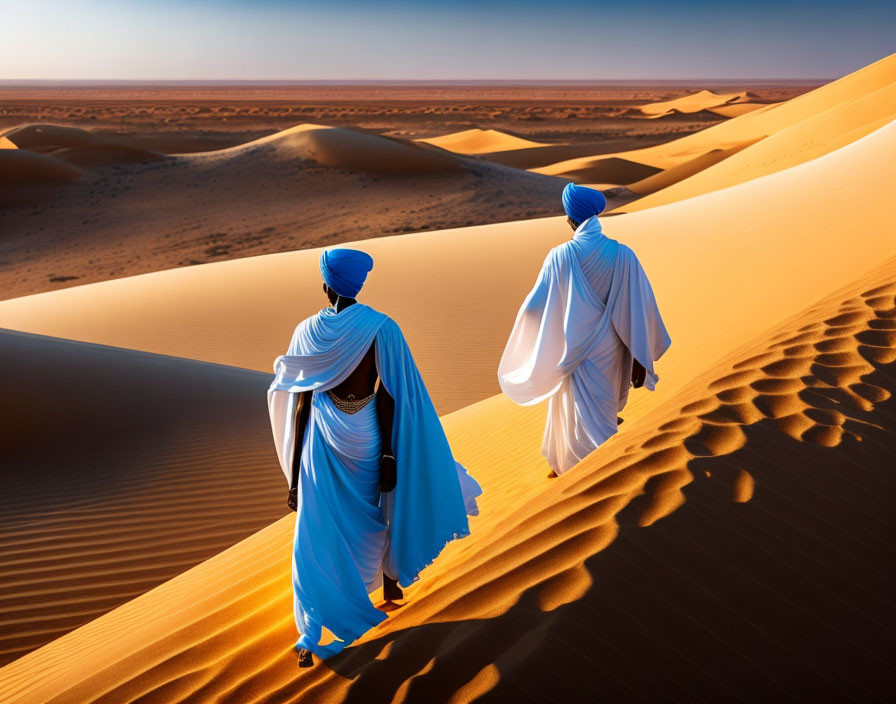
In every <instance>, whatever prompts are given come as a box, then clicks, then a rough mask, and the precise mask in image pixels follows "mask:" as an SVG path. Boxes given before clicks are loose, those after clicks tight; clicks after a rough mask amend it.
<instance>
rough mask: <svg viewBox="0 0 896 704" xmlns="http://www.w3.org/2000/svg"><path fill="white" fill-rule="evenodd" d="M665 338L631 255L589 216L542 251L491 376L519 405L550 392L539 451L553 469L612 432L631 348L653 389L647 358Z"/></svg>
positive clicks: (650, 361) (622, 402)
mask: <svg viewBox="0 0 896 704" xmlns="http://www.w3.org/2000/svg"><path fill="white" fill-rule="evenodd" d="M670 343H671V340H670V339H669V335H668V333H667V332H666V328H665V326H664V325H663V319H662V317H661V316H660V312H659V309H658V307H657V304H656V299H655V298H654V295H653V290H652V289H651V287H650V282H649V281H648V280H647V275H646V274H645V273H644V270H643V269H642V268H641V264H640V263H639V262H638V258H637V257H636V256H635V254H634V252H632V250H631V249H629V248H628V247H626V246H625V245H623V244H620V243H619V242H616V241H615V240H612V239H610V238H608V237H606V236H605V235H604V234H603V233H602V231H601V226H600V222H599V221H598V219H597V217H592V218H589V219H588V220H586V221H585V222H584V223H582V224H581V225H580V226H579V228H578V229H577V230H576V232H575V235H574V236H573V239H572V240H570V241H569V242H565V243H563V244H562V245H560V246H558V247H555V248H554V249H552V250H551V252H550V253H549V254H548V256H547V257H546V258H545V261H544V265H543V266H542V269H541V273H540V274H539V276H538V279H537V281H536V282H535V286H534V288H533V289H532V290H531V291H530V292H529V295H528V296H527V297H526V300H525V301H524V302H523V305H522V307H521V308H520V311H519V313H518V314H517V317H516V322H515V323H514V326H513V331H512V332H511V333H510V338H509V340H508V341H507V346H506V348H505V349H504V355H503V356H502V358H501V363H500V365H499V367H498V381H499V383H500V384H501V388H502V390H503V391H504V393H505V394H507V396H509V397H510V398H511V399H513V400H514V401H516V402H517V403H519V404H521V405H524V406H528V405H532V404H535V403H538V402H540V401H543V400H544V399H546V398H550V402H549V404H548V418H547V424H546V426H545V434H544V442H543V444H542V454H543V455H544V456H545V457H546V458H547V460H548V463H549V464H550V465H551V467H552V468H553V469H554V471H555V472H557V473H558V474H560V473H562V472H565V471H566V470H568V469H569V468H570V467H572V466H573V465H575V464H576V463H578V462H579V461H581V460H582V459H584V458H585V457H586V456H587V455H588V454H589V453H591V452H592V451H593V450H594V449H595V448H597V447H598V446H599V445H600V444H601V443H603V442H604V441H605V440H606V439H607V438H609V437H610V436H611V435H613V434H614V433H616V430H617V422H616V418H617V414H618V412H619V411H621V410H622V408H623V407H624V406H625V403H626V401H627V399H628V390H629V386H630V385H631V373H632V357H634V358H635V359H637V360H638V362H640V363H641V364H642V365H643V366H644V368H645V369H646V370H647V378H646V380H645V383H644V385H645V386H646V387H647V388H648V389H650V390H653V389H655V388H656V383H657V380H658V377H657V375H656V372H655V371H654V367H653V363H654V361H656V360H657V359H659V358H660V356H662V354H663V353H664V352H665V351H666V349H668V347H669V345H670Z"/></svg>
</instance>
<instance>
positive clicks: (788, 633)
mask: <svg viewBox="0 0 896 704" xmlns="http://www.w3.org/2000/svg"><path fill="white" fill-rule="evenodd" d="M569 181H575V182H577V183H583V184H588V185H591V186H593V187H596V188H599V189H601V190H602V191H604V193H605V194H606V195H607V197H608V202H609V206H608V209H607V212H606V213H605V215H603V216H602V222H603V225H604V231H605V232H606V233H607V234H608V236H610V237H613V238H615V239H618V240H619V241H621V242H623V243H625V244H627V245H629V246H631V247H632V248H633V249H634V250H635V252H636V253H637V254H638V256H639V258H640V260H641V262H642V264H643V266H644V268H645V270H646V271H647V273H648V275H649V277H650V280H651V282H652V285H653V288H654V291H655V293H656V296H657V299H658V302H659V305H660V310H661V312H662V314H663V317H664V319H665V321H666V324H667V327H668V329H669V331H670V334H671V336H672V340H673V345H672V347H671V348H670V350H669V352H668V353H667V354H666V355H664V356H663V358H662V359H661V360H660V362H659V363H658V367H657V369H658V373H659V376H660V379H661V381H660V383H659V385H658V387H657V390H656V392H654V393H649V392H646V391H643V390H642V391H636V392H633V393H632V397H631V401H630V403H629V405H628V406H627V407H626V409H625V411H624V412H623V417H624V419H625V422H624V424H623V425H622V426H621V430H620V432H619V434H617V435H616V436H614V437H613V438H611V439H610V440H609V441H607V442H606V443H605V444H604V445H603V446H601V447H600V448H599V449H598V450H597V451H595V452H594V453H593V454H592V455H590V456H589V457H588V458H586V459H585V460H584V461H583V462H581V463H580V464H579V465H578V466H577V467H575V468H573V469H572V470H570V471H569V472H568V473H566V474H564V475H563V476H562V477H560V478H559V479H556V480H553V481H549V480H547V479H546V478H545V474H546V469H547V466H546V463H545V461H544V459H543V458H542V456H541V454H540V447H541V439H542V432H543V426H544V418H545V405H544V404H539V405H536V406H533V407H525V408H523V407H519V406H516V405H514V404H513V403H512V402H510V401H509V400H508V399H506V398H505V397H503V396H501V395H500V394H499V388H498V385H497V379H496V374H495V372H496V368H497V363H498V360H499V358H500V355H501V351H502V349H503V346H504V343H505V341H506V339H507V335H508V333H509V331H510V329H511V327H512V325H513V321H514V317H515V315H516V311H517V309H518V306H519V304H520V302H521V301H522V299H523V298H524V296H525V295H526V293H527V291H528V290H529V288H530V287H531V285H532V283H533V282H534V279H535V276H536V274H537V272H538V268H539V266H540V265H541V262H542V261H543V260H544V257H545V255H546V254H547V252H548V251H549V250H550V248H551V247H553V246H555V245H557V244H559V243H561V242H563V241H564V240H566V239H568V238H569V237H570V234H571V232H570V230H569V227H568V225H567V223H566V219H565V217H564V216H563V215H562V209H561V206H560V200H559V194H560V191H561V190H562V188H563V186H564V184H566V183H567V182H569ZM894 182H896V55H894V56H890V57H887V58H884V59H882V60H880V61H878V62H876V63H874V64H871V65H869V66H867V67H865V68H863V69H862V70H860V71H857V72H855V73H853V74H850V75H848V76H845V77H842V78H839V79H836V80H832V81H830V82H826V83H814V84H808V83H799V82H786V81H785V82H768V81H765V82H763V81H754V82H734V81H728V82H721V81H720V82H702V83H697V82H695V83H675V84H671V83H659V82H656V83H646V82H645V83H643V84H635V85H632V84H629V85H624V84H602V85H597V84H595V85H579V84H565V83H552V84H543V85H534V84H529V85H527V84H502V85H497V84H495V85H492V84H484V85H475V84H469V85H462V84H437V85H423V84H419V85H418V84H386V85H329V86H328V85H323V84H304V85H298V84H296V85H268V84H252V85H235V84H214V85H199V84H196V85H193V84H180V85H174V84H171V85H149V84H127V85H112V84H105V83H102V84H80V85H76V84H53V83H45V84H29V85H25V84H15V83H10V82H7V83H3V84H0V294H2V295H0V328H2V329H0V363H2V369H3V372H2V377H0V378H2V392H0V393H2V400H3V403H2V406H0V447H2V453H3V467H2V472H3V475H2V477H3V483H4V491H3V492H2V493H0V515H2V519H0V566H2V570H0V663H2V664H3V666H2V667H0V701H2V702H17V703H18V702H21V703H26V702H27V703H28V704H38V703H42V702H56V703H71V704H84V703H86V702H110V703H111V702H115V703H116V704H118V703H123V702H159V703H170V702H208V701H216V702H233V703H238V704H248V703H262V702H264V703H273V702H299V701H301V702H333V701H349V702H371V701H377V702H379V701H382V702H390V701H395V702H427V703H431V702H443V701H445V702H448V701H450V702H471V701H477V702H505V701H514V702H529V701H532V702H535V701H539V702H544V701H556V700H562V701H603V700H608V701H629V700H631V701H717V700H727V701H760V700H765V701H778V700H798V701H808V700H815V701H830V700H832V699H833V700H837V701H883V700H885V699H886V698H887V696H888V695H889V693H890V691H891V687H892V682H893V678H894V677H896V666H894V664H893V661H892V658H891V657H890V656H887V654H886V653H888V652H893V651H894V650H896V629H894V624H896V603H894V598H893V594H894V593H896V579H894V571H893V570H892V563H893V557H894V554H893V547H892V545H893V541H894V538H896V530H894V529H896V518H894V516H896V512H894V504H896V496H894V492H893V483H894V482H893V475H892V472H893V467H894V466H896V399H894V393H896V204H894V199H893V183H894ZM340 243H353V245H352V246H357V247H359V248H361V249H364V250H365V251H367V252H369V253H370V254H371V255H372V256H373V257H374V260H375V265H374V269H373V270H372V272H371V274H370V276H369V279H368V283H367V285H366V286H365V288H364V290H363V292H362V295H361V298H360V300H362V301H363V302H365V303H367V304H369V305H372V306H374V307H376V308H378V309H381V310H383V311H385V312H387V313H388V314H389V315H391V316H392V317H393V318H395V320H396V321H397V322H398V323H399V324H400V325H401V326H402V329H403V330H404V331H405V334H406V336H407V339H408V341H409V344H410V346H411V349H412V351H413V353H414V355H415V357H416V359H417V361H418V364H419V366H420V369H421V372H422V374H423V377H424V380H425V381H426V383H427V386H428V388H429V390H430V392H431V394H432V396H433V400H434V402H435V404H436V408H437V410H438V411H439V413H440V415H441V416H442V420H443V423H444V426H445V429H446V432H447V434H448V438H449V441H450V442H451V445H452V449H453V450H454V453H455V455H456V457H457V459H458V461H460V462H462V463H463V464H464V465H465V466H466V467H467V468H468V469H469V471H470V473H471V474H472V475H473V476H475V477H476V478H477V480H478V481H479V482H480V483H481V485H482V487H483V490H484V493H483V495H482V497H481V500H480V515H479V516H477V517H475V518H472V519H471V528H472V535H471V536H469V537H468V538H465V539H463V540H460V541H455V542H453V543H451V544H449V545H448V546H447V548H446V549H445V550H444V552H443V553H442V555H441V556H440V557H439V558H438V559H437V560H436V562H435V563H434V564H433V565H431V566H430V567H428V568H427V569H426V570H425V571H424V572H423V573H422V577H421V579H420V580H419V581H418V582H416V583H415V584H413V585H411V586H410V587H409V588H408V589H407V591H406V595H407V597H408V599H407V603H406V605H404V606H403V607H402V608H401V609H399V610H398V611H395V612H393V613H392V614H390V616H389V618H388V619H387V620H386V621H385V622H383V624H381V625H380V626H378V627H377V628H375V629H373V630H372V631H370V632H369V633H368V634H366V635H365V636H364V637H363V638H362V639H361V640H360V641H359V642H357V643H356V644H355V645H353V646H352V647H350V648H348V649H346V650H345V651H344V652H343V653H341V654H340V655H338V656H336V657H334V658H331V659H330V660H328V661H327V662H326V663H319V664H317V665H316V666H315V667H314V668H312V669H310V670H300V669H298V666H297V662H296V652H295V650H294V647H293V645H294V643H295V638H296V634H295V626H294V624H293V617H292V585H291V580H290V550H291V539H292V530H293V522H294V514H293V513H291V512H289V510H288V509H287V508H286V505H285V498H286V485H285V482H284V481H283V475H282V472H281V471H280V469H279V467H278V464H277V460H276V456H275V453H274V448H273V443H272V440H271V433H270V427H269V424H268V420H267V409H266V406H265V393H264V392H265V390H266V388H267V385H268V384H269V382H270V379H271V363H272V361H273V359H274V358H275V357H276V356H277V355H279V354H281V353H282V352H283V351H284V349H285V347H286V344H287V343H288V340H289V337H290V335H291V333H292V330H293V328H294V326H295V324H296V323H297V322H298V321H300V320H301V319H303V318H305V317H307V316H308V315H311V314H313V313H314V312H315V311H317V310H319V309H321V308H322V307H323V306H324V305H325V304H326V301H325V299H324V298H323V295H322V293H321V290H320V275H319V271H318V269H317V266H318V264H317V260H318V258H319V256H320V252H321V248H323V247H328V246H331V245H335V244H340ZM372 596H373V598H374V600H377V599H379V598H380V595H378V594H374V595H372Z"/></svg>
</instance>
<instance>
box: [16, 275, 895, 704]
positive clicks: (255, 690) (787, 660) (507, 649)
mask: <svg viewBox="0 0 896 704" xmlns="http://www.w3.org/2000/svg"><path fill="white" fill-rule="evenodd" d="M894 264H896V261H893V260H891V261H888V262H887V265H886V266H885V267H883V268H882V269H877V270H875V271H874V272H872V273H871V274H870V275H865V276H862V277H861V278H860V279H859V281H858V282H856V283H854V284H852V285H850V286H848V287H847V288H845V289H841V290H840V291H838V292H836V293H835V295H833V296H829V297H827V298H825V299H824V300H822V301H821V302H819V303H817V304H816V305H815V306H813V307H812V308H811V309H809V310H807V311H804V312H802V313H800V314H798V315H797V316H795V317H792V318H790V319H789V320H787V321H785V322H784V323H782V324H779V325H778V326H776V327H775V328H774V329H773V330H771V331H769V332H767V333H766V334H764V335H763V336H762V337H761V338H760V339H759V340H757V341H755V342H753V343H749V344H746V345H743V346H741V347H739V348H738V349H737V350H735V351H734V352H733V353H731V354H729V355H728V356H727V357H726V358H725V359H723V360H721V361H720V362H718V363H717V364H716V365H714V366H711V367H710V368H709V370H708V371H705V370H704V372H703V373H702V374H701V375H700V376H699V377H698V378H697V379H696V380H695V381H693V382H692V383H691V384H689V385H688V386H687V388H686V389H685V391H684V393H681V394H680V395H679V396H678V398H676V399H673V400H672V401H671V402H670V403H667V404H666V405H664V406H663V407H661V408H659V409H655V410H653V411H652V412H649V413H646V414H640V415H635V416H633V417H629V419H628V422H627V426H628V427H627V429H626V432H625V434H622V435H618V436H616V437H615V438H613V439H612V440H610V441H609V442H608V443H607V445H606V446H605V448H603V449H602V451H600V452H598V453H595V454H594V455H592V456H591V457H590V458H588V460H586V461H585V462H584V463H582V464H581V465H580V466H579V467H577V468H576V469H575V470H574V471H573V472H570V474H568V475H565V476H564V477H563V478H561V479H560V480H558V481H557V482H554V483H550V484H546V483H545V482H544V480H541V482H540V483H539V482H537V481H535V480H533V476H537V475H538V474H539V472H538V469H537V466H538V464H539V459H538V458H537V437H538V434H537V433H536V432H533V431H534V430H535V429H536V428H535V427H534V426H536V425H537V424H538V421H539V420H540V416H541V414H540V413H538V410H539V409H537V408H535V409H533V408H529V409H518V408H516V407H514V406H512V405H511V404H510V403H509V402H507V401H505V400H504V399H500V398H498V399H493V400H489V401H486V402H484V403H482V404H478V405H476V406H473V407H471V408H468V409H465V410H463V411H460V412H458V413H456V414H453V415H452V416H449V417H448V418H447V419H446V427H447V429H448V432H449V436H450V438H451V440H452V444H453V446H454V447H455V448H456V451H457V453H458V457H459V459H461V461H464V462H465V463H467V464H468V466H471V467H476V466H479V467H481V472H480V476H481V481H483V483H484V485H485V489H486V493H485V494H484V496H483V509H484V510H483V511H482V516H480V517H479V518H477V519H474V520H475V525H474V533H473V536H471V537H470V538H468V539H466V540H464V541H460V542H458V543H454V544H452V545H450V546H449V547H448V548H447V549H446V551H445V553H444V554H443V556H442V557H441V558H440V560H439V562H438V563H436V565H434V566H433V567H432V568H430V569H429V570H428V571H427V573H426V574H425V576H424V579H423V580H421V582H418V583H417V584H415V585H413V586H412V587H411V588H410V590H409V594H410V596H411V600H410V602H409V604H408V605H407V606H406V607H405V608H403V609H402V610H400V611H398V612H396V613H394V614H392V615H391V617H390V618H389V620H388V621H387V622H385V623H384V624H383V625H382V626H380V627H379V628H377V629H374V630H373V631H372V632H371V633H369V634H368V635H367V636H366V637H365V638H364V639H362V641H361V642H360V643H359V644H358V645H357V646H355V647H353V648H350V649H349V650H347V651H346V652H345V653H343V654H342V655H340V656H339V657H337V658H334V659H332V660H331V661H329V663H328V667H322V666H318V667H316V668H314V669H313V670H311V671H305V672H302V671H299V670H298V669H297V668H296V663H295V654H294V651H293V650H292V643H293V641H294V637H295V636H294V633H293V626H292V623H291V617H290V603H291V602H290V598H291V597H290V586H289V560H288V558H289V544H290V540H291V522H292V521H291V517H286V518H284V519H282V520H280V521H278V522H276V523H274V524H273V525H271V526H269V527H268V528H266V529H264V530H262V531H260V532H259V533H257V534H255V535H253V536H252V537H250V538H248V539H246V540H245V541H243V542H241V543H239V544H238V545H236V546H234V547H233V548H230V549H228V550H226V551H224V552H223V553H221V554H219V555H216V556H215V557H213V558H211V559H210V560H208V561H207V562H205V563H203V564H201V565H199V566H197V567H195V568H193V569H191V570H188V571H187V572H185V573H183V574H181V575H178V576H177V577H175V578H173V579H172V580H170V581H169V582H167V583H165V584H163V585H161V586H160V587H158V588H156V589H154V590H152V591H150V592H148V593H146V594H144V595H142V596H140V597H138V598H136V599H134V600H132V601H130V602H128V603H127V604H125V605H123V606H122V607H120V608H118V609H116V610H114V611H112V612H110V613H108V614H106V615H105V616H102V617H100V618H98V619H96V620H94V621H92V622H90V623H88V624H86V625H85V626H83V627H81V628H79V629H77V630H75V631H73V632H72V633H69V634H67V635H66V636H63V637H61V638H59V639H58V640H56V641H54V642H53V643H51V644H49V645H47V646H45V647H44V648H41V649H39V650H37V651H35V652H33V653H31V654H29V655H26V656H24V657H22V658H20V659H19V660H17V661H15V662H13V663H12V664H10V665H8V666H6V667H5V668H4V669H3V670H0V682H2V684H0V695H2V696H5V697H6V698H11V699H13V700H15V699H16V698H18V699H23V698H24V699H27V701H31V702H41V701H51V700H52V701H60V702H68V701H71V702H74V701H78V702H90V701H98V700H99V699H100V697H103V700H114V701H116V702H130V701H137V700H149V701H165V700H169V701H170V700H172V699H176V700H188V699H195V700H201V699H204V700H209V699H215V700H216V701H239V702H260V701H268V702H271V701H283V702H288V701H303V702H316V701H321V702H324V701H333V700H334V699H337V698H338V699H343V700H346V701H355V700H358V701H360V700H362V699H364V698H369V697H370V693H371V692H377V693H378V696H380V697H381V698H382V699H383V700H385V701H388V700H392V699H399V700H403V701H432V700H433V697H439V698H442V699H444V698H445V695H446V694H448V693H450V694H454V695H455V697H456V698H457V700H458V701H468V700H470V699H472V698H474V697H476V696H478V695H486V699H485V700H486V701H488V700H491V699H494V700H498V701H505V700H508V699H516V700H519V699H530V698H533V697H535V698H544V697H547V696H549V695H550V696H552V697H558V696H563V697H573V698H574V697H576V696H582V695H583V694H584V693H585V690H584V689H583V687H586V688H587V691H588V693H589V696H593V694H594V692H595V691H599V692H600V693H601V694H602V695H604V696H607V697H611V698H616V697H632V696H639V697H641V698H648V699H649V698H652V697H655V696H658V694H659V693H660V692H663V693H664V696H668V695H669V694H670V693H672V694H674V695H675V696H676V697H678V698H691V699H693V698H706V697H722V696H724V697H732V696H735V695H736V696H746V695H747V694H748V695H749V696H750V697H751V698H756V697H759V698H761V697H769V696H775V695H779V694H780V693H781V691H782V688H783V687H786V688H787V689H788V691H790V688H797V689H798V690H799V691H800V692H801V693H803V694H806V695H807V696H808V695H810V694H813V695H821V694H825V695H829V694H830V693H831V692H837V693H840V694H842V695H844V696H847V695H849V696H852V695H854V694H856V693H857V692H859V693H862V695H863V696H868V697H872V698H873V697H878V696H882V694H883V692H885V691H887V688H888V686H889V684H888V683H889V682H890V681H891V678H892V676H893V674H894V671H893V665H892V663H890V662H889V661H887V660H886V659H885V655H884V653H886V652H888V651H889V650H890V649H891V648H892V646H893V645H894V642H893V634H892V633H891V632H890V631H889V629H887V628H886V625H885V624H886V623H887V622H888V621H889V619H891V618H892V616H893V605H892V601H891V600H890V599H889V598H888V597H889V594H890V593H891V591H892V588H893V586H894V585H893V579H892V576H891V575H889V573H888V572H887V571H881V570H880V569H879V567H878V565H879V561H880V560H882V559H884V557H883V556H884V555H886V553H887V550H888V548H887V540H888V537H887V531H886V526H887V525H888V524H889V523H891V520H890V506H889V503H888V502H887V501H886V499H884V498H883V494H879V493H875V492H876V490H880V489H883V488H884V487H885V486H886V481H887V479H886V469H887V467H888V466H889V464H890V458H891V452H892V450H891V448H890V443H891V438H890V434H891V432H892V430H891V429H892V427H893V423H894V421H896V407H894V405H893V394H894V392H896V376H894V362H896V355H894V353H893V335H894V330H896V322H894V321H896V280H894V277H893V271H894V269H893V267H894ZM763 312H764V313H765V314H769V312H770V311H769V310H768V309H767V308H766V309H765V310H764V311H763ZM720 323H722V321H720ZM723 324H724V323H723ZM727 325H728V326H729V327H735V321H734V320H733V319H731V320H729V321H728V323H727ZM705 339H708V341H709V342H710V346H712V344H711V341H712V339H713V338H712V336H711V334H710V333H707V335H706V336H705ZM703 359H705V357H704V358H701V361H703ZM629 424H630V425H629ZM888 429H889V430H888ZM483 434H485V435H487V436H490V437H492V438H493V439H494V440H495V441H496V442H495V443H489V442H483ZM517 442H519V445H518V444H517ZM857 452H861V453H862V456H863V458H864V461H863V462H862V463H860V464H858V465H857V464H856V463H855V459H854V458H855V456H856V453H857ZM521 459H522V460H523V461H522V462H520V460H521ZM503 486H512V487H514V492H513V493H511V494H510V495H509V496H508V495H503V494H502V492H501V488H503ZM495 509H497V510H495ZM658 521H660V522H659V523H658V525H654V524H656V523H657V522H658ZM648 526H651V527H650V528H649V529H648V530H643V531H642V530H639V527H641V528H646V527H648ZM585 624H588V625H587V627H586V626H585ZM111 634H114V635H115V637H114V638H110V637H109V636H110V635H111ZM546 652H548V653H551V654H552V657H549V658H547V657H545V653H546ZM583 670H584V671H588V672H592V673H594V676H593V677H589V678H587V679H583V678H582V677H581V672H582V671H583ZM707 672H712V676H711V677H707V676H706V673H707ZM36 673H40V675H39V676H37V674H36ZM595 688H596V690H595ZM490 698H491V699H490Z"/></svg>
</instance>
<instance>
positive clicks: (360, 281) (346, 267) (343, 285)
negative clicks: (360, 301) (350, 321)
mask: <svg viewBox="0 0 896 704" xmlns="http://www.w3.org/2000/svg"><path fill="white" fill-rule="evenodd" d="M371 269H373V257H371V256H370V255H369V254H367V252H361V251H359V250H357V249H328V250H325V251H324V253H323V254H321V255H320V273H321V276H323V277H324V283H326V284H327V286H329V287H330V288H331V289H333V290H334V291H335V292H336V293H338V294H339V295H340V296H345V297H346V298H354V297H355V296H357V295H358V291H360V290H361V287H362V286H363V285H364V281H365V280H366V279H367V272H368V271H370V270H371Z"/></svg>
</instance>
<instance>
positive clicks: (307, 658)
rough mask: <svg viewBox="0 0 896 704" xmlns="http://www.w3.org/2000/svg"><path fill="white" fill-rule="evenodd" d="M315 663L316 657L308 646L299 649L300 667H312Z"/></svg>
mask: <svg viewBox="0 0 896 704" xmlns="http://www.w3.org/2000/svg"><path fill="white" fill-rule="evenodd" d="M313 664H314V657H313V656H312V655H311V651H310V650H308V649H307V648H302V649H301V650H300V651H299V667H311V666H312V665H313Z"/></svg>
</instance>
